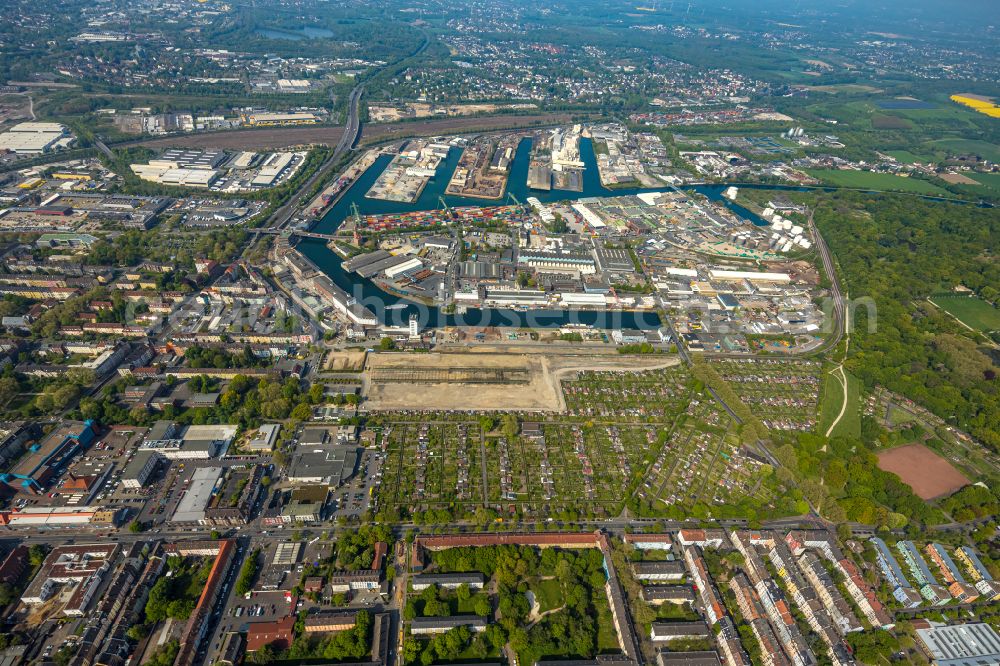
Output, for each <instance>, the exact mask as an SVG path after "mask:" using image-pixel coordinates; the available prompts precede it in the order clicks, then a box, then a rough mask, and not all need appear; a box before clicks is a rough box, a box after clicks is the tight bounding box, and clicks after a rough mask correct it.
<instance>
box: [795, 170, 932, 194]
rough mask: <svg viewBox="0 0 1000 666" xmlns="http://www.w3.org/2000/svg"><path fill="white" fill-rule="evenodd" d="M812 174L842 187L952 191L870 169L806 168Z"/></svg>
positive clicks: (908, 190) (924, 181)
mask: <svg viewBox="0 0 1000 666" xmlns="http://www.w3.org/2000/svg"><path fill="white" fill-rule="evenodd" d="M805 171H806V172H807V173H808V174H809V175H810V176H813V177H814V178H818V179H820V180H822V181H824V182H827V183H830V184H832V185H839V186H840V187H856V188H861V189H871V190H895V191H899V192H914V193H916V194H930V195H941V196H950V193H949V192H948V191H947V190H945V189H944V188H942V187H939V186H937V185H935V184H933V183H930V182H928V181H926V180H921V179H919V178H905V177H903V176H895V175H893V174H889V173H872V172H869V171H842V170H838V169H806V170H805Z"/></svg>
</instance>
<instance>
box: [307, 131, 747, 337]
mask: <svg viewBox="0 0 1000 666" xmlns="http://www.w3.org/2000/svg"><path fill="white" fill-rule="evenodd" d="M530 153H531V140H530V139H524V140H522V141H521V143H520V144H519V145H518V148H517V153H516V155H515V157H514V161H513V163H512V164H511V171H510V178H509V180H508V182H507V193H510V194H513V195H514V196H515V197H516V198H517V200H518V201H520V202H521V203H524V202H525V200H526V199H527V198H528V197H536V198H538V199H539V200H540V201H541V202H542V203H546V202H554V201H566V200H576V199H584V198H587V197H608V196H623V195H626V194H637V193H639V192H656V191H665V190H666V189H667V188H652V189H614V190H609V189H607V188H605V187H603V186H602V185H601V180H600V175H599V173H598V170H597V157H596V155H595V154H594V146H593V143H592V142H591V140H590V139H581V140H580V159H581V160H582V161H583V162H584V164H585V165H586V168H585V170H584V173H583V190H582V191H580V192H567V191H563V190H550V191H547V192H546V191H541V190H530V189H528V184H527V181H528V163H529V161H530ZM460 156H461V150H460V149H458V148H452V150H451V151H450V153H449V154H448V158H447V159H446V160H445V161H444V162H443V163H442V164H441V166H440V167H439V168H438V172H437V175H436V176H435V177H434V178H432V179H431V181H430V182H429V183H427V187H425V188H424V191H423V193H422V194H421V195H420V198H419V199H417V201H415V202H413V203H400V202H394V201H381V200H377V199H367V198H365V193H366V192H367V191H368V190H369V188H371V186H372V184H373V183H374V182H375V180H376V179H377V178H378V177H379V174H381V173H382V171H383V170H385V168H386V167H387V166H388V165H389V162H390V161H392V156H391V155H381V156H379V158H378V159H377V160H376V161H375V163H374V164H373V165H372V166H371V167H369V168H368V170H367V171H365V173H363V174H362V175H361V176H360V177H359V178H358V179H357V181H355V182H354V184H353V185H352V186H351V188H350V189H349V190H348V191H347V192H345V193H344V195H343V196H342V197H341V198H340V200H339V201H338V202H337V203H336V204H334V206H333V207H331V208H330V210H329V211H328V212H327V213H326V215H324V216H323V219H322V220H320V222H319V223H318V224H317V225H316V226H315V227H314V229H313V231H317V232H319V233H333V232H334V231H336V230H337V229H338V228H339V227H340V225H341V224H342V223H343V221H344V220H345V219H347V217H348V216H350V215H351V205H352V204H357V206H358V210H359V211H360V212H361V214H362V215H369V214H380V213H405V212H410V211H419V210H434V209H438V208H441V203H440V197H442V196H444V191H445V188H447V186H448V181H449V180H450V179H451V175H452V173H453V172H454V171H455V167H456V166H457V164H458V160H459V157H460ZM693 189H695V190H697V191H698V192H700V193H702V194H704V195H705V196H706V197H708V198H709V199H711V200H713V201H723V202H724V203H725V204H726V205H727V206H729V207H730V208H731V209H732V210H733V211H734V212H735V213H737V214H738V215H740V216H741V217H744V218H746V219H749V220H751V221H752V222H753V223H754V224H766V223H765V222H764V220H762V219H760V218H759V217H757V216H756V215H754V214H753V213H751V212H750V211H748V210H746V209H745V208H743V207H742V206H738V205H735V204H732V203H731V202H728V201H726V200H725V199H723V197H722V192H723V191H725V189H726V186H725V185H699V186H695V187H694V188H693ZM444 200H445V202H446V203H447V204H448V205H449V206H495V205H502V204H509V203H511V201H510V199H509V198H508V197H507V194H505V195H504V198H503V199H501V200H490V199H472V198H465V197H453V196H444ZM298 248H299V250H301V251H302V253H303V254H304V255H305V256H306V257H308V258H309V259H311V260H312V261H313V262H314V263H315V264H316V265H317V266H318V267H319V268H320V270H322V271H323V272H325V273H326V274H327V275H329V276H330V279H331V280H333V282H334V283H335V284H337V286H339V287H340V288H341V289H344V290H345V291H346V292H347V293H349V294H351V295H352V296H354V297H355V298H356V299H357V300H358V302H360V303H361V304H362V305H364V306H366V307H367V308H368V309H369V310H371V311H372V312H374V313H375V315H376V317H378V319H379V321H380V322H382V323H383V324H385V325H386V326H406V325H407V323H408V322H409V318H410V315H411V314H416V315H418V316H419V318H420V326H421V328H426V327H434V328H440V327H444V326H473V327H480V326H502V327H528V328H558V327H560V326H565V325H567V324H582V325H586V326H593V327H595V328H603V329H629V328H634V329H642V330H650V329H656V328H659V327H660V326H661V325H662V323H661V322H660V318H659V316H658V315H657V314H656V313H654V312H640V311H618V310H615V311H598V310H565V309H545V310H525V311H522V310H511V309H498V308H483V309H472V308H470V309H469V310H467V311H466V312H464V313H462V314H447V313H445V312H443V311H442V310H441V309H440V308H437V307H433V306H427V305H422V304H418V303H414V302H412V301H409V300H407V299H404V298H401V297H399V296H396V295H394V294H390V293H387V292H386V291H384V290H383V289H381V288H380V287H378V286H377V285H375V284H374V283H372V282H371V281H370V280H366V279H364V278H362V277H360V276H359V275H357V274H355V273H348V272H347V271H345V270H344V269H343V267H342V266H341V261H342V259H341V257H340V256H339V255H337V254H336V253H335V252H333V251H332V250H330V249H329V248H328V247H326V244H325V243H324V242H323V241H320V240H316V239H308V238H305V239H302V240H301V241H300V242H299V245H298Z"/></svg>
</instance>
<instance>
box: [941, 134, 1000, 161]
mask: <svg viewBox="0 0 1000 666" xmlns="http://www.w3.org/2000/svg"><path fill="white" fill-rule="evenodd" d="M927 145H928V146H930V147H932V148H936V149H938V150H945V151H951V152H956V153H972V154H975V155H981V156H982V157H984V158H985V159H988V160H991V161H993V162H1000V146H998V145H997V144H995V143H990V142H989V141H980V140H978V139H938V140H936V141H930V142H928V144H927Z"/></svg>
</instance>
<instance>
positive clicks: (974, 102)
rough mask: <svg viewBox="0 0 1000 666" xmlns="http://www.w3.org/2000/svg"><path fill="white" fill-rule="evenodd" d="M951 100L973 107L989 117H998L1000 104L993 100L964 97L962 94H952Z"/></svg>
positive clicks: (999, 116) (999, 115)
mask: <svg viewBox="0 0 1000 666" xmlns="http://www.w3.org/2000/svg"><path fill="white" fill-rule="evenodd" d="M951 101H953V102H956V103H958V104H963V105H965V106H967V107H969V108H972V109H975V110H976V111H978V112H979V113H985V114H986V115H987V116H989V117H990V118H1000V106H997V105H996V104H994V103H993V102H985V101H983V100H981V99H976V98H974V97H965V96H964V95H952V96H951Z"/></svg>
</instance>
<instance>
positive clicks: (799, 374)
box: [712, 359, 823, 430]
mask: <svg viewBox="0 0 1000 666" xmlns="http://www.w3.org/2000/svg"><path fill="white" fill-rule="evenodd" d="M712 365H713V366H714V367H715V368H716V369H717V370H718V372H719V374H720V375H721V376H722V378H723V379H725V380H726V381H727V382H729V384H730V385H731V386H732V387H733V389H734V390H735V391H736V393H737V394H738V395H739V396H740V398H742V400H743V402H744V403H745V404H746V405H747V407H749V408H750V410H751V411H752V412H753V413H754V414H756V415H757V416H759V417H760V419H761V421H763V422H764V425H766V426H767V427H768V428H770V429H772V430H812V429H813V428H814V427H815V426H816V415H817V412H818V410H819V387H820V384H821V379H820V375H821V372H822V370H823V366H822V364H821V363H819V362H818V361H802V360H787V359H752V360H751V359H727V360H721V361H712Z"/></svg>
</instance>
